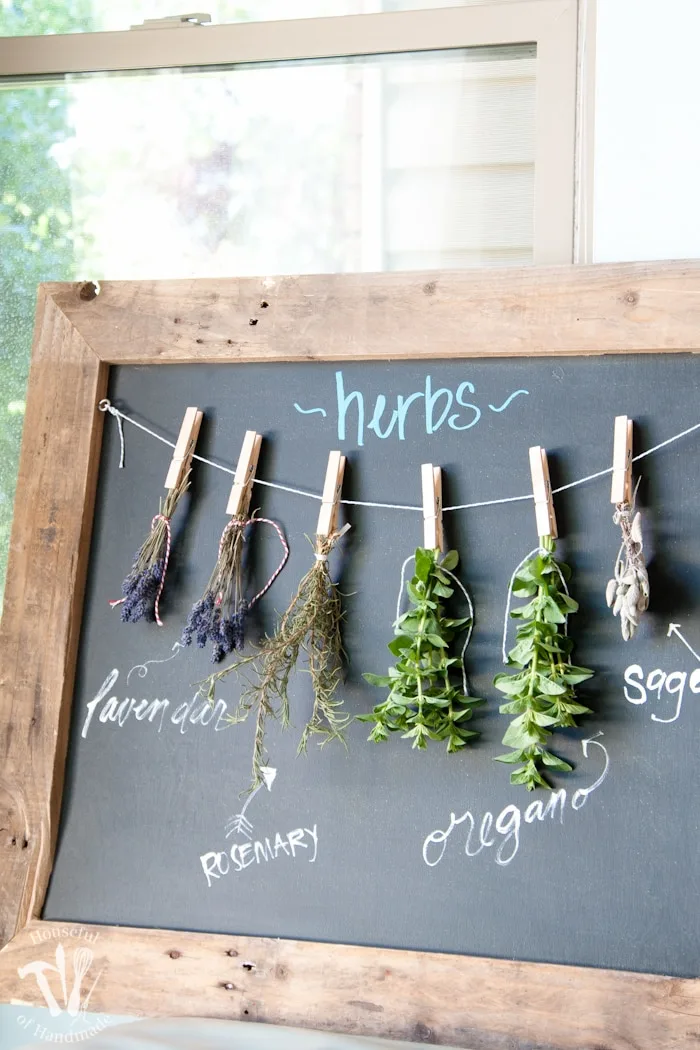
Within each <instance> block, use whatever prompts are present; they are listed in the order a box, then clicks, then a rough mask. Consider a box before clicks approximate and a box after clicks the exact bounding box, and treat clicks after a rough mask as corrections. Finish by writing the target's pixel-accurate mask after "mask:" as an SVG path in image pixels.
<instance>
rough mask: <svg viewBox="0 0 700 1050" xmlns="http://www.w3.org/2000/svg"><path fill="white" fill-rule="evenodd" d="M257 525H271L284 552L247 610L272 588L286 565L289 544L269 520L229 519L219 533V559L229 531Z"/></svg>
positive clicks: (279, 529) (280, 530)
mask: <svg viewBox="0 0 700 1050" xmlns="http://www.w3.org/2000/svg"><path fill="white" fill-rule="evenodd" d="M259 524H262V525H272V528H273V529H274V530H275V532H276V533H277V535H278V536H279V541H280V543H281V544H282V549H283V551H284V554H283V555H282V561H281V562H280V563H279V565H278V566H277V568H276V569H275V571H274V572H273V574H272V576H271V577H270V579H269V580H268V581H267V583H266V584H265V586H264V587H263V588H262V590H260V591H258V593H257V594H256V595H255V597H254V598H251V600H250V601H249V602H248V608H249V609H250V608H251V607H252V606H253V605H255V603H256V602H257V601H258V600H259V599H260V598H262V596H263V594H266V593H267V592H268V591H269V589H270V587H272V584H273V583H274V582H275V580H276V579H277V577H278V576H279V574H280V573H281V572H282V569H283V568H284V567H285V565H286V564H287V559H288V558H289V544H288V543H287V541H286V539H285V538H284V533H283V532H282V529H281V528H280V527H279V525H278V524H277V522H276V521H272V519H271V518H248V519H247V520H243V519H242V518H231V520H230V521H229V522H228V524H227V525H226V527H225V528H224V531H223V532H222V533H221V539H220V540H219V557H221V548H222V547H223V545H224V540H225V539H226V536H227V534H228V531H229V529H232V528H235V527H237V526H238V527H241V528H246V526H247V525H259Z"/></svg>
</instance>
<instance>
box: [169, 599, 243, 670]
mask: <svg viewBox="0 0 700 1050" xmlns="http://www.w3.org/2000/svg"><path fill="white" fill-rule="evenodd" d="M247 612H248V603H247V602H246V601H245V599H241V600H240V602H239V604H238V608H237V609H236V610H235V611H232V610H231V609H229V613H228V615H224V613H223V612H222V608H221V604H220V603H218V602H217V599H216V598H215V597H214V594H213V593H212V592H211V591H207V592H206V594H205V595H204V597H203V598H201V599H200V600H199V601H198V602H196V603H195V604H194V605H193V606H192V611H191V612H190V615H189V616H188V617H187V623H186V625H185V629H184V631H183V632H182V644H183V645H190V644H191V643H192V640H193V639H194V640H195V642H196V643H197V645H198V646H199V648H200V649H204V647H205V646H206V644H207V642H212V654H211V659H212V663H218V662H219V661H220V660H223V658H224V656H226V655H227V654H228V653H231V652H233V650H234V649H242V648H243V645H244V644H245V618H246V614H247Z"/></svg>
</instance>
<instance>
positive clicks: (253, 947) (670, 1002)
mask: <svg viewBox="0 0 700 1050" xmlns="http://www.w3.org/2000/svg"><path fill="white" fill-rule="evenodd" d="M65 929H66V924H64V923H31V924H30V925H29V926H28V927H27V928H26V929H25V930H23V931H22V933H21V934H20V935H19V936H17V937H16V938H15V939H14V940H13V941H12V942H11V943H10V944H9V945H8V947H7V948H6V949H5V950H4V951H3V952H2V953H0V1000H3V999H4V1000H8V999H10V998H21V999H24V1000H27V1001H31V1002H33V1003H35V1004H36V1005H43V1000H42V998H41V994H40V993H39V991H38V988H37V987H36V985H35V984H34V982H33V981H30V980H27V979H25V980H24V981H20V980H19V977H18V975H17V968H18V967H19V966H22V965H25V964H26V963H28V962H31V961H33V960H35V959H40V958H46V959H51V958H52V957H53V954H54V949H55V946H56V945H57V944H58V942H59V940H63V943H64V945H65V946H66V950H67V951H69V950H70V949H71V947H74V946H75V945H80V944H83V943H87V942H85V941H84V940H82V939H72V938H69V937H66V936H65ZM81 929H82V930H83V931H85V932H84V934H83V937H84V936H85V933H87V934H88V935H89V936H91V937H92V936H93V935H94V939H93V940H91V942H90V943H89V947H90V948H91V950H92V951H93V952H94V963H93V970H94V973H95V975H96V974H97V973H100V977H99V980H98V981H97V984H96V986H95V989H94V991H93V993H92V996H91V999H90V1008H91V1009H92V1010H95V1011H97V1012H101V1011H111V1012H116V1013H123V1014H137V1015H147V1016H156V1015H161V1016H162V1015H169V1016H174V1017H177V1016H197V1017H219V1018H231V1019H235V1020H244V1021H245V1020H248V1021H251V1020H255V1021H263V1022H266V1023H268V1024H284V1025H292V1026H299V1027H309V1028H320V1029H326V1030H329V1031H336V1032H348V1033H353V1034H356V1035H381V1036H384V1037H386V1038H393V1039H407V1040H412V1041H415V1042H430V1043H438V1044H441V1045H448V1046H449V1045H453V1046H459V1047H468V1048H473V1050H534V1048H535V1047H536V1048H537V1050H555V1048H556V1050H593V1048H596V1050H630V1048H632V1047H634V1048H635V1050H659V1048H660V1047H663V1048H664V1050H681V1048H683V1050H686V1048H688V1047H691V1046H697V1045H700V982H698V981H685V980H679V979H677V978H666V977H655V976H648V975H645V974H631V973H621V972H611V971H605V970H595V969H582V968H577V967H566V966H547V965H543V964H535V963H518V962H509V961H503V960H495V959H477V958H466V957H463V956H454V955H438V954H430V953H427V952H404V951H386V950H382V949H378V948H360V947H350V946H347V945H327V944H315V943H310V942H300V941H278V940H272V939H257V938H252V937H228V936H221V935H218V934H196V933H169V932H167V931H162V930H138V929H128V928H123V927H122V928H118V927H109V926H85V927H81ZM61 931H64V932H63V933H62V932H61ZM42 937H45V938H46V940H42V939H41V938H42Z"/></svg>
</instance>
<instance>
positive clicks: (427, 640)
mask: <svg viewBox="0 0 700 1050" xmlns="http://www.w3.org/2000/svg"><path fill="white" fill-rule="evenodd" d="M458 561H459V557H458V555H457V552H456V551H449V552H448V553H447V554H446V555H445V556H444V558H442V560H440V552H439V551H437V550H428V549H427V548H425V547H419V548H418V550H417V551H416V568H415V573H414V575H413V578H412V579H411V580H409V582H408V584H407V585H406V593H407V595H408V598H409V600H410V602H411V605H412V608H410V609H409V610H408V611H407V612H405V613H403V614H402V615H401V616H399V617H398V619H397V621H396V623H395V625H394V633H395V637H394V638H393V639H392V641H391V642H390V643H389V646H388V648H389V651H390V653H391V654H392V656H394V657H396V663H395V664H394V665H393V666H392V667H390V668H389V673H388V675H387V676H384V675H374V674H366V675H364V678H365V680H366V681H367V682H369V683H370V685H376V686H381V687H383V688H386V687H387V686H390V688H391V692H390V694H389V697H388V698H387V699H386V700H385V701H384V702H383V703H381V704H377V706H376V707H375V708H374V710H373V711H372V712H371V713H369V714H366V715H360V716H359V721H362V722H371V723H372V731H371V733H370V735H369V739H370V740H372V741H374V742H375V743H381V742H382V741H384V740H387V739H388V738H389V734H390V733H394V732H400V733H401V736H402V739H405V740H410V741H411V745H412V747H414V748H416V749H417V750H420V751H422V750H424V749H425V748H426V747H427V745H428V741H429V740H439V741H445V742H446V746H447V751H448V753H449V754H454V753H455V752H456V751H459V750H461V748H463V747H464V745H465V743H466V742H467V741H468V740H470V739H472V738H473V737H475V736H478V733H476V732H475V731H474V730H471V729H467V728H466V727H465V725H464V723H466V722H468V721H469V720H470V719H471V717H472V713H473V709H474V708H475V707H477V706H479V705H480V704H482V703H484V701H483V700H481V699H478V698H476V697H472V696H467V695H465V693H464V692H463V691H462V682H461V681H460V680H459V679H458V678H457V675H459V674H460V669H461V663H462V660H461V648H462V645H463V642H462V640H461V637H460V638H459V641H457V642H456V643H455V639H456V638H457V636H458V635H460V634H461V633H462V632H464V631H465V630H468V628H469V627H470V626H471V619H470V617H461V618H459V619H454V618H450V617H448V616H446V615H445V611H444V608H443V599H447V598H451V597H452V595H453V594H454V588H453V587H452V586H451V583H452V580H451V578H450V576H449V575H448V573H450V572H452V570H453V569H454V568H456V566H457V563H458ZM460 677H461V675H460Z"/></svg>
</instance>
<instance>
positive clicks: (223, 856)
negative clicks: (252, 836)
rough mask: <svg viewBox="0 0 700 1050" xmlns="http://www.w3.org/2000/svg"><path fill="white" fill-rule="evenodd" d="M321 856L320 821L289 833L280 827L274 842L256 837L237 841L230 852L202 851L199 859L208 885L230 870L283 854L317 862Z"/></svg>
mask: <svg viewBox="0 0 700 1050" xmlns="http://www.w3.org/2000/svg"><path fill="white" fill-rule="evenodd" d="M317 856H318V824H314V826H313V827H312V828H293V829H292V831H288V832H287V833H286V834H284V835H283V834H281V833H280V832H279V831H278V832H276V833H275V836H274V842H273V841H272V839H271V837H268V836H266V837H265V838H264V839H256V840H255V841H254V842H243V843H238V842H234V843H233V845H232V846H231V847H230V849H229V850H228V851H227V852H223V853H222V852H219V851H217V850H210V851H209V852H208V853H202V854H201V856H200V858H199V862H200V864H201V866H202V871H203V873H204V876H205V878H206V880H207V887H211V886H212V885H213V882H214V880H215V879H220V878H221V877H222V875H227V874H228V873H229V872H231V873H232V874H238V873H239V872H241V871H244V870H245V869H246V868H250V867H252V866H253V865H256V866H257V867H259V866H260V865H261V864H262V865H265V864H269V863H271V862H272V861H275V860H278V859H279V858H280V857H288V858H289V859H290V860H297V861H298V860H301V859H302V858H303V859H304V860H306V861H307V862H308V863H309V864H313V863H314V861H315V860H316V857H317Z"/></svg>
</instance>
